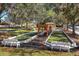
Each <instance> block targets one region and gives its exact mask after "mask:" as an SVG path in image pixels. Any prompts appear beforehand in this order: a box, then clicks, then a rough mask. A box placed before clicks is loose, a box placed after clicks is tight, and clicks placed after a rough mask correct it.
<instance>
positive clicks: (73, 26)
mask: <svg viewBox="0 0 79 59" xmlns="http://www.w3.org/2000/svg"><path fill="white" fill-rule="evenodd" d="M72 30H73V31H72V33H73V34H75V22H73V23H72Z"/></svg>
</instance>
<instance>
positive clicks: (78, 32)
mask: <svg viewBox="0 0 79 59" xmlns="http://www.w3.org/2000/svg"><path fill="white" fill-rule="evenodd" d="M68 30H69V31H72V29H68ZM75 33H76V34H77V35H79V31H78V30H76V31H75Z"/></svg>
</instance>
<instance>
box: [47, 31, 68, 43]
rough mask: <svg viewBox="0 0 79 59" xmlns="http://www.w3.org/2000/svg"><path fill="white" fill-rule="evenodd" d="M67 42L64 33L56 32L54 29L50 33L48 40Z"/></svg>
mask: <svg viewBox="0 0 79 59" xmlns="http://www.w3.org/2000/svg"><path fill="white" fill-rule="evenodd" d="M53 41H57V42H68V39H67V37H66V36H65V35H64V33H63V32H57V31H55V32H54V33H53V34H51V36H50V38H49V39H48V42H53Z"/></svg>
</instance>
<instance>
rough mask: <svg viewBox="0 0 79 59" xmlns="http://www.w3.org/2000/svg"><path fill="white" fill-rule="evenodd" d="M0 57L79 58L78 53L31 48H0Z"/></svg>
mask: <svg viewBox="0 0 79 59" xmlns="http://www.w3.org/2000/svg"><path fill="white" fill-rule="evenodd" d="M0 56H79V52H58V51H57V52H56V51H49V50H38V49H33V48H8V47H0Z"/></svg>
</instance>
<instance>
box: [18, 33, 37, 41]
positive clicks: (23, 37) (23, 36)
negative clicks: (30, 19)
mask: <svg viewBox="0 0 79 59" xmlns="http://www.w3.org/2000/svg"><path fill="white" fill-rule="evenodd" d="M36 34H37V33H36V32H30V33H26V34H24V35H22V36H19V37H17V39H18V41H22V40H26V39H29V38H31V37H32V36H34V35H36Z"/></svg>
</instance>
